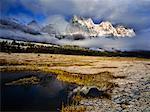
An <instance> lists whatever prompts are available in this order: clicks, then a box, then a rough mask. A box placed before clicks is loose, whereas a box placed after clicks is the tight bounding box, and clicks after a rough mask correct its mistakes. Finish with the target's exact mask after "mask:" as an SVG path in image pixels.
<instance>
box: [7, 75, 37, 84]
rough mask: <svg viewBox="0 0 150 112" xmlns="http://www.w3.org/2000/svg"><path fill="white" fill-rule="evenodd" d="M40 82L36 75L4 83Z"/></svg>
mask: <svg viewBox="0 0 150 112" xmlns="http://www.w3.org/2000/svg"><path fill="white" fill-rule="evenodd" d="M39 82H40V79H39V78H37V77H34V76H32V77H29V78H22V79H19V80H15V81H12V82H9V83H6V84H5V85H35V84H38V83H39Z"/></svg>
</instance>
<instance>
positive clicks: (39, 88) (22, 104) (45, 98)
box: [1, 71, 76, 111]
mask: <svg viewBox="0 0 150 112" xmlns="http://www.w3.org/2000/svg"><path fill="white" fill-rule="evenodd" d="M31 76H36V77H38V78H40V83H39V84H37V85H28V86H24V85H11V86H8V85H5V83H7V82H10V81H13V80H17V79H19V78H23V77H31ZM75 87H76V86H75V85H72V84H68V83H65V82H62V81H59V80H57V79H56V76H54V75H51V74H44V73H41V72H29V71H27V72H15V73H6V72H4V73H1V106H2V110H3V111H9V110H11V111H60V109H61V106H62V102H63V103H64V104H66V103H67V102H68V94H69V92H71V91H72V90H73V89H74V88H75Z"/></svg>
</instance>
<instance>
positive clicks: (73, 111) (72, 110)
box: [61, 105, 86, 112]
mask: <svg viewBox="0 0 150 112" xmlns="http://www.w3.org/2000/svg"><path fill="white" fill-rule="evenodd" d="M85 111H86V107H85V106H77V105H71V106H66V107H64V106H62V110H61V112H85Z"/></svg>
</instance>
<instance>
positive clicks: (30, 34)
mask: <svg viewBox="0 0 150 112" xmlns="http://www.w3.org/2000/svg"><path fill="white" fill-rule="evenodd" d="M33 26H34V27H33ZM35 26H36V27H35ZM36 28H38V23H35V22H30V23H29V24H27V25H26V24H23V23H20V22H19V21H16V20H14V19H0V38H3V39H13V40H22V41H34V42H47V43H52V42H53V41H55V40H57V39H56V38H55V37H53V36H50V35H49V34H48V33H42V32H41V30H39V31H38V30H37V29H36Z"/></svg>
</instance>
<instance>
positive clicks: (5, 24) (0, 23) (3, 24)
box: [0, 19, 40, 35]
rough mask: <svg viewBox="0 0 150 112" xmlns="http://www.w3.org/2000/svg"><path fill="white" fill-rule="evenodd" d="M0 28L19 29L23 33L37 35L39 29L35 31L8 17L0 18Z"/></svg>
mask: <svg viewBox="0 0 150 112" xmlns="http://www.w3.org/2000/svg"><path fill="white" fill-rule="evenodd" d="M0 28H2V29H10V30H14V29H16V30H19V31H22V32H25V33H29V34H33V35H38V34H40V32H39V31H36V30H35V29H33V28H30V27H28V26H26V25H24V24H21V23H19V22H17V21H16V20H15V21H14V20H13V19H11V20H8V19H1V20H0Z"/></svg>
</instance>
